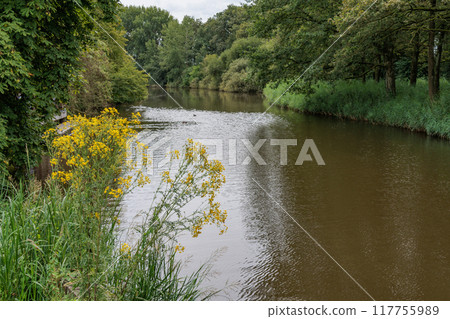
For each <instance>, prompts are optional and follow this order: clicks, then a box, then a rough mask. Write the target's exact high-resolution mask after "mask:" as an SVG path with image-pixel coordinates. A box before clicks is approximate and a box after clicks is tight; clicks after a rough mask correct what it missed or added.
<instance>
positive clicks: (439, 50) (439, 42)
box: [434, 31, 444, 95]
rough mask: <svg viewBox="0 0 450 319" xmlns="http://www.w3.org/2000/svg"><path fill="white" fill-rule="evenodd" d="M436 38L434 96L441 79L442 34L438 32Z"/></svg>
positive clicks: (438, 89) (437, 92) (438, 88)
mask: <svg viewBox="0 0 450 319" xmlns="http://www.w3.org/2000/svg"><path fill="white" fill-rule="evenodd" d="M436 38H437V49H436V56H435V60H434V61H435V65H434V87H435V88H436V94H437V95H439V91H440V86H439V80H440V77H441V70H440V69H441V60H442V43H443V42H444V32H442V31H441V32H439V35H438V36H437V37H436Z"/></svg>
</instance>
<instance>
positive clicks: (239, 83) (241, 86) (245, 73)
mask: <svg viewBox="0 0 450 319" xmlns="http://www.w3.org/2000/svg"><path fill="white" fill-rule="evenodd" d="M220 89H221V90H223V91H228V92H254V91H256V90H257V87H256V85H255V84H254V81H253V80H252V76H251V73H250V72H249V61H248V59H246V58H239V59H237V60H234V61H233V62H232V63H231V64H230V67H229V68H228V70H227V72H225V74H224V75H223V77H222V83H221V84H220Z"/></svg>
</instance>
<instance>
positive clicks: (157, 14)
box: [120, 6, 174, 82]
mask: <svg viewBox="0 0 450 319" xmlns="http://www.w3.org/2000/svg"><path fill="white" fill-rule="evenodd" d="M120 17H121V19H122V23H123V26H124V28H125V31H126V33H125V38H126V39H127V40H128V42H127V45H126V48H127V51H128V52H129V53H130V54H131V55H132V56H133V57H134V58H135V59H136V61H138V63H139V64H140V65H141V66H142V67H143V68H144V69H145V70H146V71H147V72H148V73H150V74H151V75H152V77H153V78H154V79H155V80H157V81H158V82H162V81H164V78H165V73H164V72H161V69H160V67H159V63H160V61H159V56H158V53H159V47H160V46H161V43H162V31H163V29H164V28H165V27H166V26H167V24H168V23H169V22H170V21H173V20H174V18H173V17H172V16H171V15H170V13H169V12H167V11H166V10H163V9H160V8H157V7H148V8H145V7H136V6H129V7H124V8H122V10H121V12H120Z"/></svg>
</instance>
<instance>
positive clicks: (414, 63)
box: [409, 32, 420, 86]
mask: <svg viewBox="0 0 450 319" xmlns="http://www.w3.org/2000/svg"><path fill="white" fill-rule="evenodd" d="M413 40H414V47H413V54H412V56H411V74H410V75H409V84H410V85H411V86H416V83H417V72H418V68H419V54H420V37H419V33H418V32H417V33H416V34H415V35H414V39H413Z"/></svg>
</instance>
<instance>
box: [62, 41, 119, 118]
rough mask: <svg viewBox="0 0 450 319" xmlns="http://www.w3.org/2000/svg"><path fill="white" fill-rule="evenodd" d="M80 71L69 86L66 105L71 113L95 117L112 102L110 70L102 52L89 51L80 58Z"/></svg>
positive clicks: (96, 50)
mask: <svg viewBox="0 0 450 319" xmlns="http://www.w3.org/2000/svg"><path fill="white" fill-rule="evenodd" d="M80 62H81V66H82V70H81V72H80V75H79V77H78V79H77V81H76V83H74V84H72V85H71V89H70V100H69V103H68V106H69V109H70V110H71V112H72V113H80V112H81V113H84V114H87V115H97V114H99V113H100V112H101V111H102V110H103V109H104V108H106V107H108V106H109V104H110V103H111V102H112V87H111V81H110V76H109V73H108V72H109V69H110V68H111V66H110V63H109V61H108V58H107V56H106V53H105V52H104V51H103V50H98V49H90V50H88V51H86V52H84V53H83V54H82V56H81V58H80Z"/></svg>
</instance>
